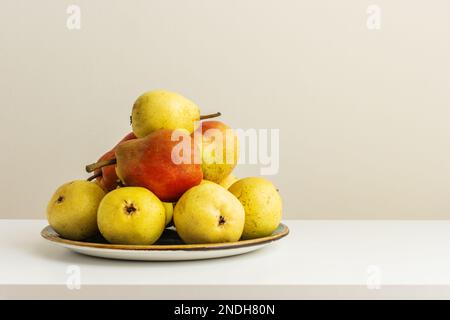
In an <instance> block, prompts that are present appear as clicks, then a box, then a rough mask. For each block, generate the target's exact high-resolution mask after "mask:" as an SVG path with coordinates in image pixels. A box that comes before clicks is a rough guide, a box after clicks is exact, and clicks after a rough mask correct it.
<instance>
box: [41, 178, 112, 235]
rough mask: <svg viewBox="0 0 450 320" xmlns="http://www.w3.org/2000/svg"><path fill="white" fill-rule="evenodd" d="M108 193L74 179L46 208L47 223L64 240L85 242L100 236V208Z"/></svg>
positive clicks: (56, 193) (62, 188)
mask: <svg viewBox="0 0 450 320" xmlns="http://www.w3.org/2000/svg"><path fill="white" fill-rule="evenodd" d="M104 195H105V191H103V189H102V188H101V187H100V186H99V185H97V184H96V183H94V182H89V181H86V180H75V181H72V182H68V183H66V184H63V185H62V186H60V187H59V188H58V189H57V190H56V191H55V193H54V194H53V196H52V198H51V200H50V202H49V203H48V205H47V220H48V222H49V224H50V226H51V227H52V228H53V229H54V230H55V231H56V232H58V233H59V234H60V235H61V236H62V237H63V238H66V239H71V240H84V239H86V238H89V237H91V236H94V235H95V234H97V233H98V228H97V208H98V206H99V203H100V201H101V200H102V198H103V197H104Z"/></svg>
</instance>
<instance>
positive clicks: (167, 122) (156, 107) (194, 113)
mask: <svg viewBox="0 0 450 320" xmlns="http://www.w3.org/2000/svg"><path fill="white" fill-rule="evenodd" d="M199 120H200V109H199V107H198V106H197V105H196V104H195V103H194V102H192V101H190V100H189V99H187V98H185V97H183V96H182V95H180V94H178V93H175V92H170V91H165V90H155V91H149V92H146V93H144V94H143V95H141V96H140V97H139V98H138V99H137V100H136V102H135V103H134V105H133V110H132V114H131V123H132V126H133V132H134V134H135V135H136V136H137V137H138V138H142V137H145V136H146V135H148V134H150V133H152V132H153V131H156V130H158V129H169V130H175V129H185V130H187V131H188V132H189V133H192V132H193V131H194V128H195V122H196V121H199Z"/></svg>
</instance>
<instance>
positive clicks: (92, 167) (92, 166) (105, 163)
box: [86, 158, 117, 172]
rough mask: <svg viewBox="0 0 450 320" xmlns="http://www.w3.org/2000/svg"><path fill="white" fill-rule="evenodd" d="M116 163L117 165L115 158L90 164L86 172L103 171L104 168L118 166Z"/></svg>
mask: <svg viewBox="0 0 450 320" xmlns="http://www.w3.org/2000/svg"><path fill="white" fill-rule="evenodd" d="M116 163H117V161H116V159H115V158H113V159H109V160H103V161H99V162H96V163H91V164H88V165H87V166H86V171H87V172H92V171H95V170H98V169H101V168H103V167H106V166H110V165H113V164H116Z"/></svg>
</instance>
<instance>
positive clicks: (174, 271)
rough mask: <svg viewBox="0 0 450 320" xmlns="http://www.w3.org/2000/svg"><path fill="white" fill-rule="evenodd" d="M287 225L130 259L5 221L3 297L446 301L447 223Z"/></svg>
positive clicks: (449, 289)
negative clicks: (251, 236) (157, 257)
mask: <svg viewBox="0 0 450 320" xmlns="http://www.w3.org/2000/svg"><path fill="white" fill-rule="evenodd" d="M285 223H286V224H287V225H288V226H289V228H290V231H291V232H290V234H289V235H288V236H287V237H286V238H284V239H282V240H280V241H278V242H275V243H273V244H272V245H270V246H268V247H266V248H263V249H261V250H259V251H256V252H252V253H248V254H244V255H240V256H235V257H229V258H221V259H213V260H202V261H185V262H134V261H117V260H106V259H100V258H94V257H88V256H83V255H80V254H77V253H73V252H71V251H69V250H68V249H65V248H61V247H58V246H56V245H55V244H52V243H49V242H47V241H46V240H44V239H42V238H41V237H40V231H41V229H42V228H43V227H44V226H46V224H47V223H46V221H44V220H0V240H1V241H0V261H1V262H0V298H34V297H37V298H55V297H56V298H108V297H110V298H151V299H155V298H160V299H170V298H174V299H178V298H194V299H222V298H227V299H230V298H242V299H252V298H255V299H256V298H267V299H275V298H285V299H290V298H299V299H300V298H325V299H328V298H447V299H450V221H362V220H361V221H337V220H336V221H326V220H317V221H312V220H287V221H285ZM74 270H79V272H80V273H79V274H80V277H79V279H80V288H79V289H77V287H76V286H75V288H74V286H73V285H72V286H71V285H70V283H71V281H72V280H71V279H73V278H71V276H73V272H74ZM68 283H69V286H68V285H67V284H68Z"/></svg>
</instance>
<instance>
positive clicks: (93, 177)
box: [86, 171, 102, 181]
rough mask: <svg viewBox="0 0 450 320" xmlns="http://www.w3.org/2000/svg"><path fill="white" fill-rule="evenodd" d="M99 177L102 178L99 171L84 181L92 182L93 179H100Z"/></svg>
mask: <svg viewBox="0 0 450 320" xmlns="http://www.w3.org/2000/svg"><path fill="white" fill-rule="evenodd" d="M101 176H102V172H101V171H99V172H97V173H96V174H93V175H92V176H90V177H89V178H87V179H86V180H87V181H92V180H94V179H95V178H98V177H101Z"/></svg>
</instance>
